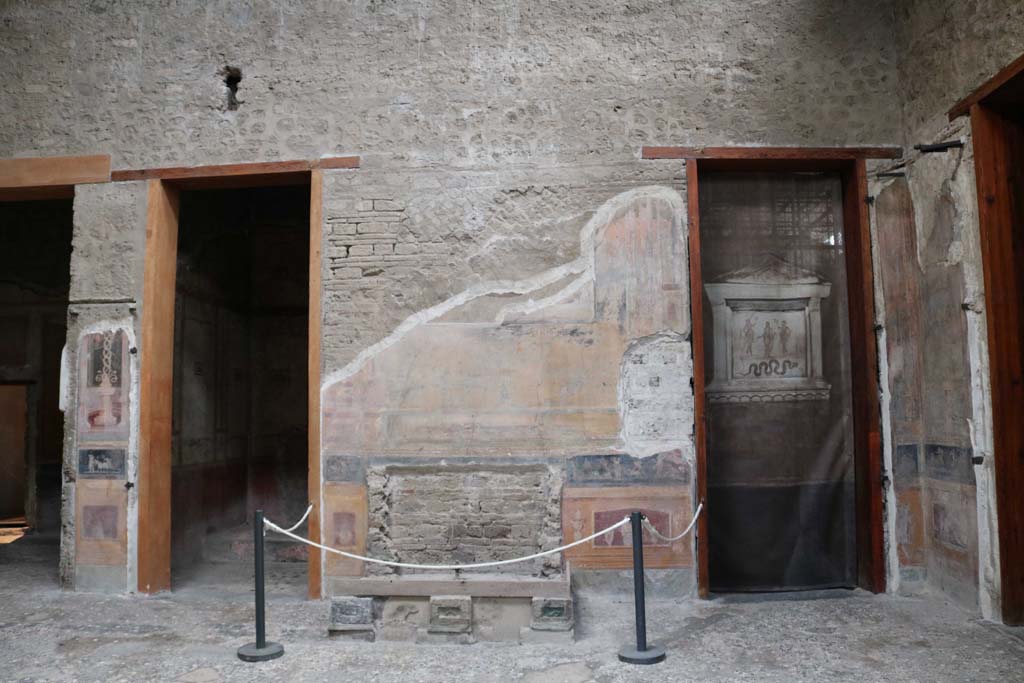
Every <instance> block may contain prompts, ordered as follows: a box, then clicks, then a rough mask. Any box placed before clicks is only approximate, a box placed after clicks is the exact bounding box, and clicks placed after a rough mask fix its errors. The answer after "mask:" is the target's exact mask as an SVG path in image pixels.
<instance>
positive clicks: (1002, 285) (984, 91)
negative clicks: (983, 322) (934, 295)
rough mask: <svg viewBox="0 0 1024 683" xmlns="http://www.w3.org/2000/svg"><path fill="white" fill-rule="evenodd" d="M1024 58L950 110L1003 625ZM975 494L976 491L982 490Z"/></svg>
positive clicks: (1023, 601)
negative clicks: (976, 327) (971, 189)
mask: <svg viewBox="0 0 1024 683" xmlns="http://www.w3.org/2000/svg"><path fill="white" fill-rule="evenodd" d="M1022 112H1024V55H1022V56H1020V57H1019V58H1017V60H1016V61H1014V62H1013V63H1011V64H1009V65H1008V66H1007V67H1006V68H1004V69H1003V70H1001V71H1000V72H999V73H998V74H996V75H995V76H994V77H992V79H990V80H989V81H988V82H987V83H985V84H983V85H982V86H981V87H979V88H978V89H977V90H976V91H975V92H974V93H972V94H971V95H969V96H968V97H967V98H965V99H964V100H962V101H960V102H959V103H958V104H957V105H956V106H955V107H953V109H951V110H950V112H949V118H950V120H953V119H955V118H957V117H959V116H963V115H965V114H969V115H970V117H971V134H972V139H973V144H974V171H975V173H974V174H975V181H976V183H977V189H978V223H979V228H980V234H981V252H982V263H983V267H984V273H985V313H986V316H987V322H988V356H989V373H990V381H991V388H992V389H991V391H992V441H993V444H992V445H993V454H992V457H993V463H992V465H993V469H994V474H995V498H996V500H995V507H996V513H997V518H998V525H997V526H998V536H999V538H998V545H999V579H1000V586H999V602H1000V605H1001V611H1002V618H1003V622H1004V623H1006V624H1010V625H1021V624H1024V500H1022V498H1021V493H1020V492H1021V490H1022V489H1024V425H1022V423H1021V419H1020V416H1021V414H1022V413H1024V113H1022ZM979 491H980V488H979Z"/></svg>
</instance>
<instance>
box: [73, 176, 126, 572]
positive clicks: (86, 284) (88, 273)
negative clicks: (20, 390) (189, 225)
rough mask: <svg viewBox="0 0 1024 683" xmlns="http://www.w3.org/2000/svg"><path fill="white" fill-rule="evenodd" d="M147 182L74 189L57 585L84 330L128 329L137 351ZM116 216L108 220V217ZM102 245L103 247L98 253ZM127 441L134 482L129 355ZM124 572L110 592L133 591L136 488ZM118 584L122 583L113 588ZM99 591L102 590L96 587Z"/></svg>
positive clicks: (74, 431) (74, 521)
mask: <svg viewBox="0 0 1024 683" xmlns="http://www.w3.org/2000/svg"><path fill="white" fill-rule="evenodd" d="M145 198H146V184H145V183H142V182H129V183H118V184H116V185H79V186H78V187H77V188H76V189H75V203H74V233H73V237H72V253H71V303H70V305H69V306H68V334H67V338H68V340H69V343H68V345H67V356H66V359H65V369H64V373H65V378H66V381H67V392H68V393H67V396H68V401H67V403H66V405H67V406H68V409H67V410H65V412H64V467H63V485H62V510H61V519H62V525H61V552H60V580H61V584H62V585H64V586H66V587H73V586H74V581H75V567H74V557H75V524H76V519H75V516H76V515H75V482H76V479H77V476H78V472H77V457H76V455H77V454H76V453H75V443H76V433H77V425H76V422H77V410H76V409H75V406H76V405H77V399H76V396H77V392H78V371H77V368H78V365H79V358H78V343H77V340H79V339H80V338H81V336H82V335H83V334H86V333H87V332H94V331H102V330H104V329H108V330H109V329H118V328H127V329H128V331H129V332H130V339H132V341H131V344H132V345H133V346H135V345H136V344H137V340H138V339H139V334H140V325H141V310H140V307H139V306H137V304H136V302H138V301H140V300H141V298H142V297H141V293H142V277H141V276H142V263H143V248H144V245H145V230H146V219H145V217H146V199H145ZM115 215H116V216H117V218H116V220H112V219H111V216H115ZM101 247H103V248H101ZM130 362H131V366H130V367H131V373H132V378H133V379H132V386H131V387H130V393H129V399H130V411H131V412H130V414H131V416H132V421H131V424H130V442H129V449H128V462H127V463H126V464H127V479H128V481H130V482H132V483H134V481H135V472H136V470H137V466H138V460H137V458H138V449H137V443H136V441H137V436H138V414H139V411H138V363H139V361H138V354H137V353H135V354H132V355H131V361H130ZM127 498H128V508H127V510H126V518H127V527H128V534H127V546H128V547H127V557H128V566H127V567H125V568H123V569H121V570H116V571H112V572H111V574H110V575H109V576H107V577H104V578H105V579H106V581H107V583H106V584H105V585H104V586H102V587H105V588H107V589H109V590H116V591H122V590H127V591H134V590H135V558H136V551H135V548H136V542H137V538H136V533H135V532H136V529H137V525H136V515H135V506H136V502H137V488H136V487H134V486H133V487H132V488H130V489H129V490H128V496H127ZM118 581H120V583H117V582H118ZM97 587H100V586H97Z"/></svg>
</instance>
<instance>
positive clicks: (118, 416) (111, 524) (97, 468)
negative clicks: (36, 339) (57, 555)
mask: <svg viewBox="0 0 1024 683" xmlns="http://www.w3.org/2000/svg"><path fill="white" fill-rule="evenodd" d="M77 358H78V402H77V406H78V413H77V418H78V419H77V423H78V431H77V444H76V453H77V457H76V469H77V481H76V484H75V509H76V519H77V520H78V524H77V533H76V547H75V555H76V561H75V586H76V588H80V589H85V590H112V591H122V590H124V589H125V586H126V582H127V574H126V572H127V555H128V551H127V545H128V541H127V513H128V494H127V489H126V488H125V485H124V484H125V480H126V479H127V453H128V446H129V434H130V419H129V418H130V415H129V405H130V404H129V391H130V387H131V377H130V374H129V373H130V370H129V353H128V335H127V334H126V333H125V332H124V331H123V330H104V331H101V332H95V333H90V334H85V335H83V336H82V337H80V339H79V347H78V356H77Z"/></svg>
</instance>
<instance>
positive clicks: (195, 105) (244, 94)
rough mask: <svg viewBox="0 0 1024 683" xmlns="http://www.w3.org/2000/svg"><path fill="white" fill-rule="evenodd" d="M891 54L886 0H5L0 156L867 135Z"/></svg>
mask: <svg viewBox="0 0 1024 683" xmlns="http://www.w3.org/2000/svg"><path fill="white" fill-rule="evenodd" d="M895 58H896V46H895V42H894V40H893V22H892V12H891V10H890V3H888V2H885V1H883V0H870V1H868V2H852V1H850V0H844V1H843V2H827V3H823V2H820V1H818V0H755V1H753V2H752V1H750V0H729V1H728V2H715V3H707V2H699V1H697V0H687V1H686V2H682V3H679V2H669V1H668V0H649V1H647V2H642V3H639V4H636V3H634V4H630V5H624V4H618V3H602V2H591V3H583V4H577V3H573V4H566V3H554V2H540V1H536V0H531V1H521V2H505V1H504V0H486V1H484V2H469V1H468V0H448V1H444V0H419V1H416V0H410V1H396V0H358V1H357V2H352V3H337V2H329V1H326V0H319V1H317V2H304V3H281V2H273V1H271V0H249V1H246V2H234V1H230V0H217V1H215V2H179V3H165V2H157V1H156V0H148V1H146V2H133V3H122V2H111V1H101V0H94V1H91V2H87V3H77V2H45V3H39V2H8V3H4V7H3V9H2V10H0V60H2V61H3V63H4V64H5V65H6V68H5V69H4V71H3V74H0V92H3V93H4V110H5V112H6V113H7V114H8V115H7V116H5V117H3V121H2V122H0V157H5V156H17V155H28V154H39V155H56V154H74V153H89V152H98V151H109V152H112V153H113V156H114V164H115V167H140V166H156V165H191V164H204V163H213V162H228V161H253V160H269V159H282V158H311V157H317V156H320V155H321V154H327V153H338V152H353V151H354V152H358V153H359V154H362V155H363V156H364V158H368V159H374V161H372V162H371V165H378V163H380V162H396V163H398V164H401V165H410V164H411V165H417V166H435V165H445V166H477V167H479V166H495V165H499V164H500V165H508V164H516V163H530V164H551V163H556V162H557V163H568V162H603V161H608V160H613V161H621V160H623V159H631V158H634V157H635V155H636V151H637V147H638V146H639V145H640V144H643V143H657V142H660V143H666V142H667V143H675V144H681V143H682V144H685V143H727V142H733V143H736V142H747V143H763V144H844V143H850V144H862V143H869V142H870V143H885V142H892V141H893V140H895V139H896V138H897V135H898V131H897V128H896V126H895V120H894V118H893V117H891V116H888V115H887V114H886V112H888V111H890V110H891V102H892V99H893V95H894V93H895V90H894V88H895V78H894V74H893V72H892V66H893V65H894V63H895ZM227 64H230V65H232V66H236V67H240V68H241V69H242V71H243V78H242V81H241V83H240V86H239V90H238V99H239V100H240V101H241V104H240V106H239V108H238V109H237V110H234V111H230V110H227V107H226V102H227V91H226V88H225V86H224V85H223V82H222V78H221V77H220V76H218V71H219V70H220V69H222V68H223V67H224V66H225V65H227ZM157 131H158V132H159V134H154V133H155V132H157Z"/></svg>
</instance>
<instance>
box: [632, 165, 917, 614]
mask: <svg viewBox="0 0 1024 683" xmlns="http://www.w3.org/2000/svg"><path fill="white" fill-rule="evenodd" d="M900 153H901V150H900V149H899V148H894V147H858V148H851V147H841V148H799V147H714V148H692V147H690V148H687V147H650V148H646V147H645V148H644V150H643V153H642V156H643V158H645V159H682V160H685V164H686V183H687V187H686V191H687V218H688V224H689V228H688V233H689V261H690V310H691V321H692V323H691V325H692V334H691V339H692V343H693V385H694V413H695V429H694V431H695V441H696V470H697V472H696V497H697V500H700V501H704V502H705V514H704V515H702V516H701V518H700V519H699V520H698V522H697V589H698V594H699V595H700V597H702V598H706V597H707V596H708V594H709V592H710V572H709V566H708V515H707V514H706V512H707V458H708V453H707V427H708V426H707V419H708V417H707V402H706V398H705V367H704V317H703V308H704V306H703V282H702V276H701V259H700V255H701V249H700V205H699V200H700V173H701V172H702V171H778V172H786V171H831V172H838V173H839V176H840V182H841V183H842V189H843V241H844V245H845V247H846V249H845V255H846V277H847V289H848V298H849V316H850V342H851V343H850V350H851V359H850V360H851V375H852V390H853V423H854V424H853V427H854V458H855V463H854V470H855V481H856V483H855V489H856V496H855V498H856V520H857V532H856V540H857V583H858V585H859V586H860V587H861V588H864V589H866V590H869V591H871V592H873V593H881V592H883V591H884V590H885V585H886V576H885V529H884V526H883V525H884V519H883V493H884V492H883V490H882V468H883V463H882V439H881V407H880V401H879V388H878V350H877V339H876V336H875V329H874V326H875V304H874V289H873V288H874V284H873V283H874V280H873V273H872V263H871V232H870V223H869V210H868V194H867V168H866V162H865V159H867V158H890V159H891V158H898V157H899V156H900Z"/></svg>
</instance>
